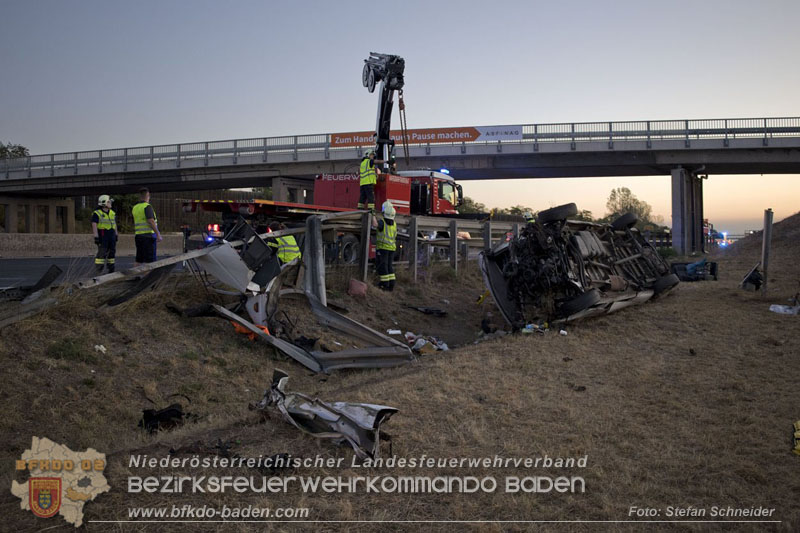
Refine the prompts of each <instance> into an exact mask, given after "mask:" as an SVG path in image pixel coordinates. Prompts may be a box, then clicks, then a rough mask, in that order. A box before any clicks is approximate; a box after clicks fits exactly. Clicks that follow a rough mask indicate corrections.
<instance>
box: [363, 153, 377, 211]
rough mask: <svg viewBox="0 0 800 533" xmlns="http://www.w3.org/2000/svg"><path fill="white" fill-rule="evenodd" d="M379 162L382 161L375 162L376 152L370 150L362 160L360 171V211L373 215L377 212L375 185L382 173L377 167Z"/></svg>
mask: <svg viewBox="0 0 800 533" xmlns="http://www.w3.org/2000/svg"><path fill="white" fill-rule="evenodd" d="M378 162H380V161H376V160H375V150H369V151H368V152H367V153H366V155H365V156H364V158H363V159H362V160H361V167H360V170H359V175H360V177H361V181H360V182H359V183H360V185H361V186H360V188H359V195H358V209H368V210H370V211H371V212H373V213H374V212H375V184H376V183H377V181H378V174H379V173H380V169H379V168H378V167H376V166H375V163H378Z"/></svg>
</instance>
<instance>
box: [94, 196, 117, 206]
mask: <svg viewBox="0 0 800 533" xmlns="http://www.w3.org/2000/svg"><path fill="white" fill-rule="evenodd" d="M113 201H114V200H112V199H111V197H110V196H109V195H107V194H101V195H100V197H99V198H98V199H97V205H101V206H107V207H111V202H113Z"/></svg>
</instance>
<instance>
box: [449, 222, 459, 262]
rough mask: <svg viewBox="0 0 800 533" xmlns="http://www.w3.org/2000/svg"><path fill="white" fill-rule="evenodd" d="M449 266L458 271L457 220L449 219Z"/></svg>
mask: <svg viewBox="0 0 800 533" xmlns="http://www.w3.org/2000/svg"><path fill="white" fill-rule="evenodd" d="M450 266H451V267H453V270H455V271H456V272H458V222H457V221H455V220H451V221H450Z"/></svg>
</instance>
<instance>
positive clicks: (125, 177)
mask: <svg viewBox="0 0 800 533" xmlns="http://www.w3.org/2000/svg"><path fill="white" fill-rule="evenodd" d="M409 133H410V135H411V137H410V142H409V143H408V152H409V158H410V161H409V164H408V168H433V169H439V168H443V167H444V168H448V169H449V170H450V174H451V175H452V176H453V177H454V178H455V179H457V180H472V179H483V180H487V179H506V178H521V179H522V178H555V177H594V176H639V175H641V176H652V175H671V177H672V191H673V192H672V205H673V207H672V219H673V222H672V225H673V235H674V238H673V240H674V243H675V247H676V248H677V249H678V251H680V252H686V251H692V250H697V249H700V247H702V219H703V214H702V181H701V177H702V176H705V175H708V174H766V173H778V174H786V173H800V118H798V117H782V118H749V119H707V120H654V121H632V122H590V123H564V124H527V125H506V126H475V127H456V128H431V129H421V130H411V131H410V132H409ZM394 134H395V132H393V135H394ZM397 134H398V135H399V132H397ZM371 144H372V142H371V135H370V132H353V133H338V134H337V133H332V134H318V135H299V136H287V137H266V138H256V139H236V140H228V141H209V142H199V143H186V144H177V145H160V146H145V147H132V148H117V149H108V150H107V149H103V150H94V151H87V152H70V153H57V154H44V155H33V156H30V157H26V158H18V159H13V160H6V161H4V162H0V195H11V196H13V197H17V198H18V197H20V196H33V197H52V196H77V195H92V194H100V193H110V194H119V193H129V192H134V191H135V190H136V189H138V188H139V187H141V186H147V187H149V188H150V189H151V190H153V191H179V190H198V189H215V188H233V187H248V186H271V187H273V193H274V195H275V197H276V198H277V199H289V197H292V196H293V197H294V198H302V197H304V196H307V194H304V191H308V190H310V189H311V188H312V187H313V185H312V182H311V181H310V179H311V178H313V176H315V175H317V174H322V173H343V172H352V171H354V170H356V169H357V165H358V162H359V160H360V159H361V156H362V155H363V153H364V151H365V149H366V148H367V147H368V146H370V145H371ZM395 151H396V154H397V158H398V161H399V162H400V168H401V169H403V168H406V166H405V163H404V161H403V146H400V142H398V146H397V148H396V150H395ZM0 203H2V202H0Z"/></svg>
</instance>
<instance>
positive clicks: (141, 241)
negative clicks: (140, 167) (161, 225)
mask: <svg viewBox="0 0 800 533" xmlns="http://www.w3.org/2000/svg"><path fill="white" fill-rule="evenodd" d="M139 200H140V201H139V203H138V204H136V205H134V206H133V230H134V233H135V234H136V235H135V236H134V242H135V243H136V259H135V260H134V263H133V264H134V266H139V265H141V264H142V263H152V262H154V261H155V260H156V243H157V242H158V241H160V240H162V238H161V232H160V231H158V220H157V219H156V212H155V211H154V210H153V206H152V205H150V189H148V188H147V187H142V188H141V189H139Z"/></svg>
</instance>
